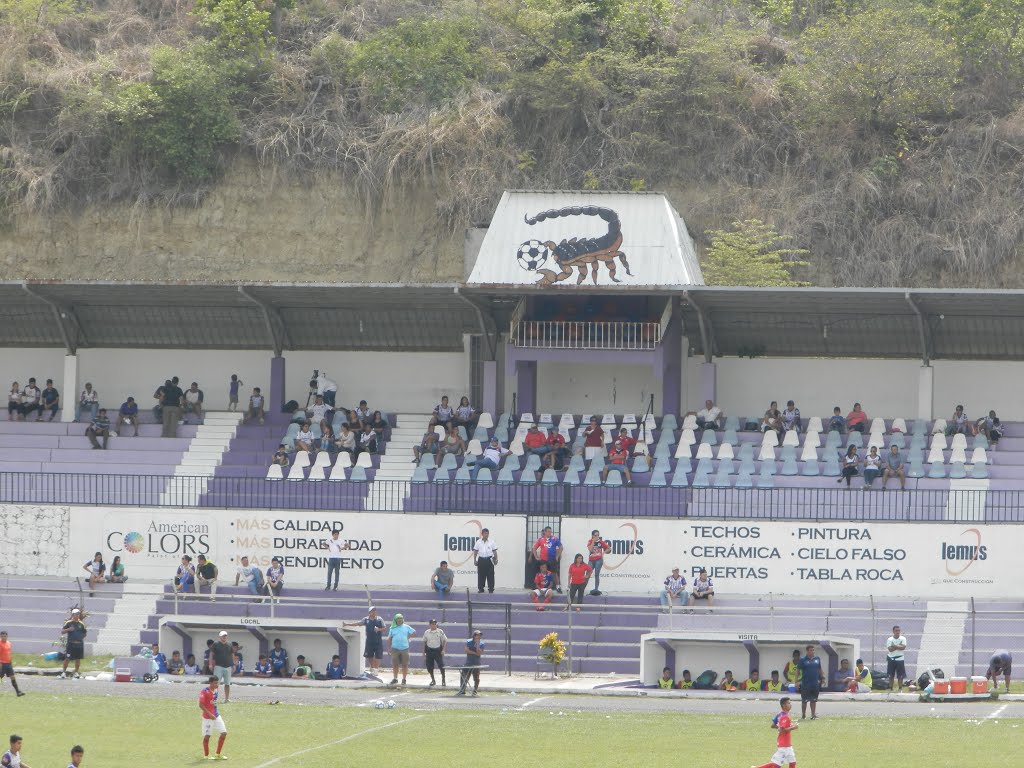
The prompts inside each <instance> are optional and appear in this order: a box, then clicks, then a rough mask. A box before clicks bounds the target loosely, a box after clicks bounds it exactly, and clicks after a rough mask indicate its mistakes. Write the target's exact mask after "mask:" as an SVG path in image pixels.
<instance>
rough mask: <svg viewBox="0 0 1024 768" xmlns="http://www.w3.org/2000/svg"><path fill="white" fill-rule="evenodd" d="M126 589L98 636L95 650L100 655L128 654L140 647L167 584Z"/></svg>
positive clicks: (140, 585)
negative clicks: (149, 620)
mask: <svg viewBox="0 0 1024 768" xmlns="http://www.w3.org/2000/svg"><path fill="white" fill-rule="evenodd" d="M125 590H126V591H125V592H124V593H123V594H122V595H121V597H119V598H118V599H117V600H116V601H115V603H114V608H113V610H112V611H110V612H109V613H108V614H107V616H106V623H105V624H104V625H103V626H102V627H100V628H99V631H98V632H97V634H96V638H95V640H94V642H93V651H94V652H95V653H97V654H104V653H110V654H115V655H117V654H121V655H127V654H128V653H129V652H130V649H132V648H133V647H135V646H137V644H138V642H139V637H140V633H141V632H142V630H143V629H144V628H145V626H146V622H147V621H148V619H149V616H150V615H151V614H152V613H154V611H155V610H156V601H157V599H158V598H159V597H161V596H162V595H163V593H164V585H163V584H145V583H141V582H139V583H129V584H127V585H126V586H125Z"/></svg>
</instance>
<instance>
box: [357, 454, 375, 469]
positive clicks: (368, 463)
mask: <svg viewBox="0 0 1024 768" xmlns="http://www.w3.org/2000/svg"><path fill="white" fill-rule="evenodd" d="M356 466H357V467H365V468H367V469H369V468H370V467H372V466H373V459H372V458H371V457H370V454H368V453H366V452H363V453H360V454H359V455H358V456H357V457H356Z"/></svg>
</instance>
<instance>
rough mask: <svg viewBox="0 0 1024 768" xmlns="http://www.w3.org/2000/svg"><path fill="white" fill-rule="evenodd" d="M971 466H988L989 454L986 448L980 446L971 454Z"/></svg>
mask: <svg viewBox="0 0 1024 768" xmlns="http://www.w3.org/2000/svg"><path fill="white" fill-rule="evenodd" d="M971 464H988V454H987V453H986V452H985V449H984V448H982V447H981V446H978V447H977V448H975V449H974V451H972V452H971Z"/></svg>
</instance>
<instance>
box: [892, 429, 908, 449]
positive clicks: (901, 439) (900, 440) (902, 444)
mask: <svg viewBox="0 0 1024 768" xmlns="http://www.w3.org/2000/svg"><path fill="white" fill-rule="evenodd" d="M894 445H895V446H896V447H897V448H899V449H900V450H901V451H902V450H903V449H904V448H906V447H907V438H906V437H905V436H904V435H903V433H902V432H897V433H896V434H894V435H890V436H889V446H888V447H890V448H891V447H892V446H894Z"/></svg>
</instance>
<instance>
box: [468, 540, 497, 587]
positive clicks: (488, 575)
mask: <svg viewBox="0 0 1024 768" xmlns="http://www.w3.org/2000/svg"><path fill="white" fill-rule="evenodd" d="M497 564H498V545H497V544H495V543H494V539H492V538H491V532H490V531H489V530H487V529H486V528H484V529H483V530H482V531H480V538H479V539H477V540H476V544H475V545H474V546H473V565H475V566H476V588H477V592H481V593H482V592H483V591H484V587H486V588H487V591H488V592H491V593H492V594H493V593H494V566H496V565H497Z"/></svg>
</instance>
